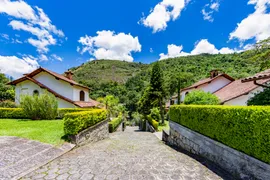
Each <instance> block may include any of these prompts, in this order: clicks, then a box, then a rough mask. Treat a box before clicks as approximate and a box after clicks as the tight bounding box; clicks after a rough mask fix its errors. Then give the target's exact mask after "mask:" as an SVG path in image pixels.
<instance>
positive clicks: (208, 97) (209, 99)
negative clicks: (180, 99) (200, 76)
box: [184, 90, 220, 105]
mask: <svg viewBox="0 0 270 180" xmlns="http://www.w3.org/2000/svg"><path fill="white" fill-rule="evenodd" d="M184 104H198V105H218V104H220V100H219V99H218V97H217V96H216V95H214V94H211V93H210V92H204V91H202V90H194V91H191V92H190V93H189V94H187V96H186V97H185V100H184Z"/></svg>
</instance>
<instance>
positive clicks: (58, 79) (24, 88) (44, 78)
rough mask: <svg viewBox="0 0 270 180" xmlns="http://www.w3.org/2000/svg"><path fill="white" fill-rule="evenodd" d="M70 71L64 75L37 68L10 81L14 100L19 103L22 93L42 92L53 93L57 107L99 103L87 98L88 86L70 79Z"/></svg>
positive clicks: (91, 105) (86, 106) (90, 105)
mask: <svg viewBox="0 0 270 180" xmlns="http://www.w3.org/2000/svg"><path fill="white" fill-rule="evenodd" d="M72 75H73V74H72V72H70V71H68V72H65V76H64V75H60V74H58V73H55V72H52V71H50V70H47V69H45V68H39V69H37V70H35V71H33V72H31V73H29V74H24V76H23V77H22V78H19V79H17V80H15V81H12V82H10V83H9V84H10V85H15V102H16V104H20V97H21V95H23V94H28V95H35V94H36V95H39V94H42V93H44V92H49V93H51V94H53V95H54V96H55V97H56V98H57V100H58V107H59V108H76V107H80V108H89V107H95V106H97V105H98V104H99V103H98V102H97V101H94V100H92V99H90V98H89V88H88V87H86V86H83V85H80V84H79V83H77V82H75V81H74V80H72Z"/></svg>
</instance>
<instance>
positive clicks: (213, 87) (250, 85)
mask: <svg viewBox="0 0 270 180" xmlns="http://www.w3.org/2000/svg"><path fill="white" fill-rule="evenodd" d="M210 74H211V75H210V77H209V78H206V79H203V80H201V81H199V82H197V83H195V84H193V85H192V86H190V87H187V88H184V89H182V90H181V102H183V101H184V99H185V96H186V95H187V94H188V93H189V92H191V91H193V90H196V89H197V90H199V89H200V90H203V91H205V92H210V93H212V94H215V95H216V96H217V97H218V98H219V99H220V101H221V104H224V105H242V106H246V105H247V102H248V100H249V99H250V98H252V97H254V95H255V94H257V93H259V92H262V91H263V90H264V88H265V87H267V84H268V83H270V69H269V70H266V71H263V72H260V73H258V74H256V75H254V76H252V77H249V78H245V79H239V80H234V79H233V78H232V77H230V76H229V75H227V74H225V73H221V74H220V73H219V72H218V71H217V70H213V71H211V72H210ZM176 103H177V96H174V97H173V98H172V101H171V104H176Z"/></svg>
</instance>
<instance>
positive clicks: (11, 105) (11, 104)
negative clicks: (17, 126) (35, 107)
mask: <svg viewBox="0 0 270 180" xmlns="http://www.w3.org/2000/svg"><path fill="white" fill-rule="evenodd" d="M0 107H4V108H16V107H17V105H16V104H15V102H13V101H9V100H6V101H0Z"/></svg>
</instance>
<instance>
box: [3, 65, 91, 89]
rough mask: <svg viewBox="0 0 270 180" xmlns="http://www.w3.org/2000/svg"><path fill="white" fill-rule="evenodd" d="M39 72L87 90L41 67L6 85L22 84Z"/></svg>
mask: <svg viewBox="0 0 270 180" xmlns="http://www.w3.org/2000/svg"><path fill="white" fill-rule="evenodd" d="M41 72H47V73H48V74H50V75H52V76H54V77H55V78H56V79H59V80H62V81H65V82H68V83H70V84H71V85H72V86H73V85H75V86H79V87H81V88H84V89H88V90H89V88H88V87H86V86H83V85H81V84H79V83H77V82H76V81H74V80H72V79H68V78H67V77H65V76H63V75H61V74H58V73H56V72H53V71H50V70H48V69H45V68H42V67H40V68H38V69H36V70H34V71H33V72H31V73H29V74H25V75H24V77H22V78H19V79H17V80H15V81H12V82H9V83H8V84H9V85H16V84H18V83H20V82H23V81H25V80H27V78H26V77H30V78H32V77H34V76H35V75H37V74H39V73H41Z"/></svg>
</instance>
